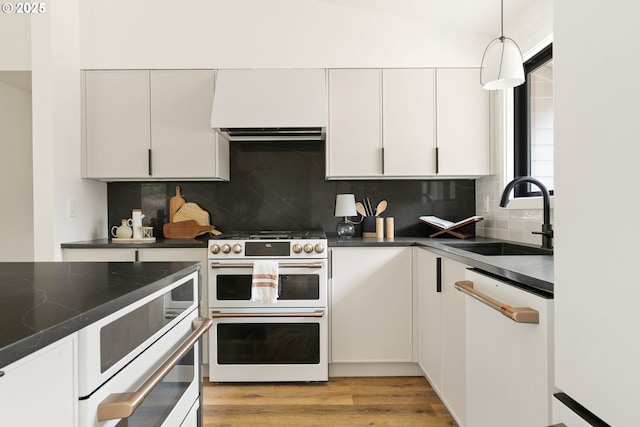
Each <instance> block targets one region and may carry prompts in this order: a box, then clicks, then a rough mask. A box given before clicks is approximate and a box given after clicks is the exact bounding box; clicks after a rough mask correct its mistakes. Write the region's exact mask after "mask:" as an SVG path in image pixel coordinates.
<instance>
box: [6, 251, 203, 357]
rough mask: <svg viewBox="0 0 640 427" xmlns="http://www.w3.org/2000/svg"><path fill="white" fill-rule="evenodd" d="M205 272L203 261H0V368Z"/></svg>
mask: <svg viewBox="0 0 640 427" xmlns="http://www.w3.org/2000/svg"><path fill="white" fill-rule="evenodd" d="M199 269H200V263H197V262H152V263H144V262H5V263H0V295H1V296H2V297H1V298H0V312H2V322H0V368H2V367H4V366H6V365H8V364H10V363H12V362H14V361H16V360H19V359H21V358H23V357H25V356H27V355H29V354H31V353H33V352H35V351H37V350H39V349H41V348H44V347H46V346H47V345H49V344H51V343H53V342H55V341H57V340H59V339H61V338H63V337H65V336H67V335H70V334H73V333H74V332H76V331H78V330H80V329H82V328H83V327H85V326H87V325H89V324H91V323H93V322H95V321H96V320H99V319H101V318H103V317H105V316H107V315H109V314H111V313H113V312H115V311H117V310H119V309H121V308H123V307H125V306H127V305H129V304H131V303H132V302H134V301H137V300H139V299H140V298H142V297H144V296H146V295H149V294H152V293H153V292H155V291H157V290H159V289H162V288H163V287H165V286H167V285H169V284H171V283H173V282H174V281H175V280H178V279H180V278H182V277H184V276H186V275H187V274H190V273H192V272H194V271H198V270H199Z"/></svg>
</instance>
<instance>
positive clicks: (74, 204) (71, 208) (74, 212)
mask: <svg viewBox="0 0 640 427" xmlns="http://www.w3.org/2000/svg"><path fill="white" fill-rule="evenodd" d="M67 214H68V215H69V218H75V217H76V216H78V200H77V199H76V198H75V197H69V198H68V199H67Z"/></svg>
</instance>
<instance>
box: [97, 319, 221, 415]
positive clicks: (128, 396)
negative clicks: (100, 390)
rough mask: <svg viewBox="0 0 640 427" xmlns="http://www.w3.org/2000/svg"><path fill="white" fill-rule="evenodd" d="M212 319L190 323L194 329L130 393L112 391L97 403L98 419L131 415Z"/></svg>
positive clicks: (200, 335)
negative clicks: (156, 368)
mask: <svg viewBox="0 0 640 427" xmlns="http://www.w3.org/2000/svg"><path fill="white" fill-rule="evenodd" d="M212 324H213V320H212V319H206V318H198V319H195V320H194V321H193V323H192V325H191V327H192V329H194V331H193V332H192V333H191V334H189V336H188V337H187V339H185V340H184V342H183V343H182V344H180V347H178V349H177V350H176V351H175V352H174V353H173V354H172V355H171V356H170V357H169V358H168V359H167V360H166V361H165V362H164V363H163V364H162V366H160V367H159V368H158V370H157V371H155V372H154V373H153V375H151V376H150V377H149V378H148V379H147V381H145V382H144V384H142V385H141V386H140V387H139V388H138V390H136V391H134V392H132V393H113V394H110V395H109V396H107V398H106V399H104V400H103V401H102V402H101V403H100V404H99V405H98V421H100V422H102V421H107V420H117V419H121V418H127V417H130V416H131V415H133V413H134V412H135V411H136V409H138V407H139V406H140V405H141V404H142V402H144V399H146V398H147V396H148V395H149V394H150V393H151V392H152V391H153V389H154V388H156V386H157V385H158V384H160V382H161V381H162V379H163V378H164V377H165V376H166V375H167V374H168V373H169V371H171V369H173V367H174V366H175V365H176V364H177V363H178V362H179V361H180V359H182V358H183V357H184V355H185V354H187V353H188V352H189V350H191V348H192V347H193V346H194V345H195V343H196V341H198V340H199V339H200V337H202V336H203V335H204V334H205V332H207V331H208V330H209V328H210V327H211V325H212Z"/></svg>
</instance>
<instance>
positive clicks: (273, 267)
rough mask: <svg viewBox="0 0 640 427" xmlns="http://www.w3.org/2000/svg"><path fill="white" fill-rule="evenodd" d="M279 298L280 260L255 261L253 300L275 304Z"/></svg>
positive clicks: (252, 287)
mask: <svg viewBox="0 0 640 427" xmlns="http://www.w3.org/2000/svg"><path fill="white" fill-rule="evenodd" d="M277 300H278V261H267V260H257V261H254V262H253V276H252V278H251V301H257V302H262V303H269V304H275V303H276V302H277Z"/></svg>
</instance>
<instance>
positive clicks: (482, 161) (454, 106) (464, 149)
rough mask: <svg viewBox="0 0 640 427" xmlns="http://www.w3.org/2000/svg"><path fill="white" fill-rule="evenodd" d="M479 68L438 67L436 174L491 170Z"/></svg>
mask: <svg viewBox="0 0 640 427" xmlns="http://www.w3.org/2000/svg"><path fill="white" fill-rule="evenodd" d="M479 73H480V71H479V70H478V69H475V68H473V69H438V70H437V79H436V80H437V89H436V90H437V108H436V109H437V112H438V113H437V129H438V163H439V169H438V175H445V176H482V175H489V174H491V143H490V141H491V139H490V128H489V91H487V90H484V89H482V87H481V86H480V83H479V77H478V76H479Z"/></svg>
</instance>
